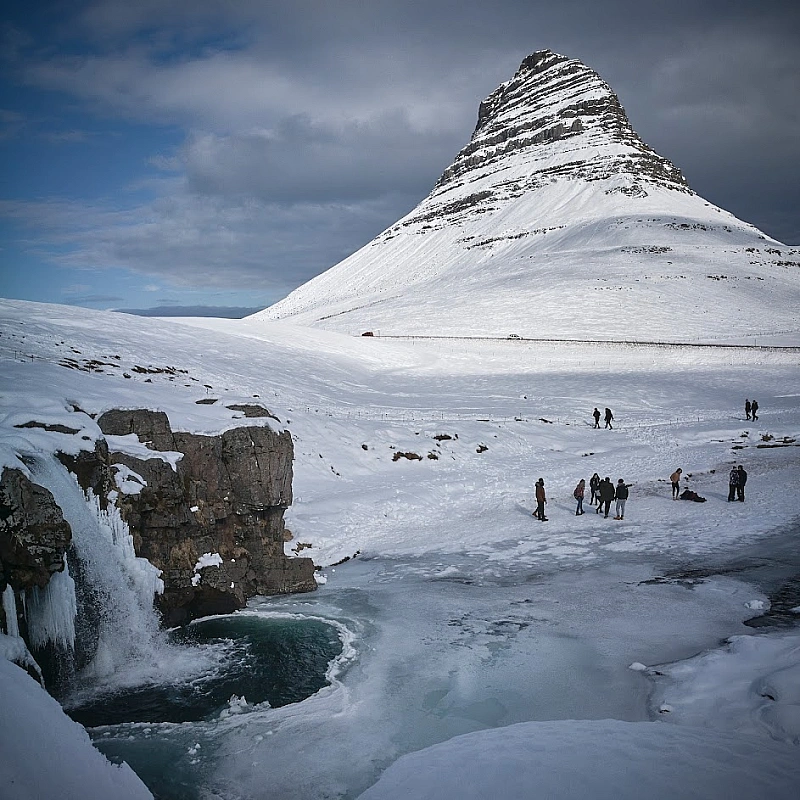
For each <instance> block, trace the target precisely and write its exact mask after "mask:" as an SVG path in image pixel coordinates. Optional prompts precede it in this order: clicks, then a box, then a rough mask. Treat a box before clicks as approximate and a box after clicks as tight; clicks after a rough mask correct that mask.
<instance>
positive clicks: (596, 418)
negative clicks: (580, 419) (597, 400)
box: [592, 406, 600, 428]
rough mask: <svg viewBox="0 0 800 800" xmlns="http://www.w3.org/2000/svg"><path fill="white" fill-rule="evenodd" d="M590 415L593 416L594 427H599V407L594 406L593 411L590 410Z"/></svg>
mask: <svg viewBox="0 0 800 800" xmlns="http://www.w3.org/2000/svg"><path fill="white" fill-rule="evenodd" d="M592 416H593V417H594V427H595V428H599V427H600V409H599V408H597V406H595V409H594V411H592Z"/></svg>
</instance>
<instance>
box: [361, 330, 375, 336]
mask: <svg viewBox="0 0 800 800" xmlns="http://www.w3.org/2000/svg"><path fill="white" fill-rule="evenodd" d="M361 335H362V336H374V335H375V334H374V333H373V332H372V331H364V333H362V334H361Z"/></svg>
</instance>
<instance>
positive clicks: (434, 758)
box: [0, 301, 800, 798]
mask: <svg viewBox="0 0 800 800" xmlns="http://www.w3.org/2000/svg"><path fill="white" fill-rule="evenodd" d="M679 322H680V320H678V323H679ZM645 333H646V331H636V330H633V331H632V332H631V334H632V335H631V336H630V337H629V338H635V337H636V336H637V335H639V336H640V337H641V338H643V339H645V338H647V337H646V336H645V335H644V334H645ZM0 334H2V335H1V336H0V371H1V373H2V392H1V394H0V397H2V400H1V401H0V402H1V403H2V416H0V463H2V464H4V465H14V466H22V467H23V468H25V469H28V467H27V466H25V464H24V463H23V461H22V460H21V458H24V460H25V461H27V462H28V463H30V459H31V458H34V459H35V458H36V456H37V454H41V453H43V452H50V451H52V450H53V449H54V448H59V449H65V450H69V449H75V448H78V447H81V446H83V447H86V446H91V442H92V440H93V438H94V437H96V436H97V435H99V431H98V430H97V428H96V425H95V424H94V422H93V420H92V419H91V417H90V416H89V415H90V414H96V413H98V412H101V411H103V410H106V409H108V408H112V407H148V408H158V409H161V410H164V411H166V412H167V414H168V415H169V417H170V422H171V424H172V426H173V428H174V429H179V430H190V431H195V432H216V431H219V430H222V429H224V428H226V427H229V426H230V425H233V424H240V420H239V419H238V417H240V416H241V414H240V412H236V411H232V410H230V409H227V408H226V406H228V405H232V404H235V403H237V402H242V401H245V400H253V399H254V398H256V397H257V398H258V399H259V400H260V401H261V402H263V403H264V404H265V405H267V406H268V407H269V408H270V410H271V411H272V412H273V413H274V414H275V415H276V416H277V417H278V418H279V419H280V424H281V425H284V426H286V427H287V428H288V429H289V430H290V431H291V432H292V435H293V439H294V444H295V478H294V493H295V502H294V505H293V506H292V508H291V509H290V510H289V511H288V513H287V525H288V527H289V528H290V529H291V531H292V533H293V536H294V538H293V540H292V541H290V542H288V543H287V546H286V548H287V552H289V553H291V552H292V551H293V550H296V551H297V552H299V553H300V554H301V555H303V556H309V555H310V556H311V557H313V558H314V560H315V562H316V563H317V564H318V565H320V566H322V567H323V568H324V569H323V571H322V574H323V575H324V577H325V578H326V579H327V580H326V581H325V582H324V583H323V584H322V585H321V586H320V588H319V590H318V591H317V592H315V593H313V594H310V595H300V596H294V597H282V598H266V599H263V600H261V601H254V602H252V603H251V608H250V610H251V611H252V612H256V613H262V614H274V613H292V614H299V615H308V616H313V617H321V618H324V619H329V620H331V621H333V622H335V623H336V624H337V625H339V626H341V630H342V631H346V638H347V644H348V647H347V650H346V654H345V656H343V658H342V659H341V661H340V663H337V664H336V665H335V666H334V668H332V673H331V678H332V684H331V686H329V687H328V688H326V689H324V690H322V691H321V692H319V693H318V694H317V695H315V696H314V697H312V698H310V699H308V700H306V701H304V702H303V703H300V704H299V705H295V706H285V707H283V708H280V709H269V708H255V709H251V710H250V711H249V712H248V713H244V714H232V715H229V716H226V717H225V718H224V719H220V720H218V721H214V722H213V723H202V724H199V723H198V724H193V725H191V726H180V725H156V726H146V727H147V728H148V730H147V732H146V733H145V732H144V728H143V727H142V726H130V727H128V728H125V729H113V730H111V729H110V730H108V731H106V732H105V733H106V734H107V737H106V738H107V739H108V740H109V741H113V742H115V743H117V744H119V745H120V747H121V748H123V749H124V747H125V744H126V742H128V743H130V742H134V744H135V746H136V747H139V746H140V744H141V742H142V741H144V740H149V741H151V742H154V743H155V745H156V746H158V747H161V748H162V749H163V750H164V751H165V752H166V751H167V750H168V751H169V752H171V753H174V754H175V755H174V759H173V760H172V761H171V762H170V766H169V767H168V768H169V769H174V770H175V771H177V772H181V774H184V775H187V776H190V777H189V778H188V779H190V780H191V781H193V782H194V785H195V786H198V785H199V786H202V787H205V788H204V789H203V790H202V791H198V793H197V795H196V796H198V797H226V798H257V797H264V798H276V797H280V798H295V797H296V798H310V797H356V796H357V795H358V794H359V793H360V792H362V791H365V790H367V789H368V787H370V786H372V785H373V784H375V785H374V786H373V788H372V789H370V792H369V793H368V794H367V796H368V797H395V796H400V795H401V794H402V796H406V797H408V796H428V795H425V794H424V793H423V789H422V788H420V787H421V786H424V787H425V789H424V791H427V792H429V795H430V796H434V794H435V796H437V797H461V796H463V797H472V796H474V797H477V796H485V794H486V791H485V787H487V786H491V787H492V790H493V791H497V792H498V793H499V794H500V795H502V796H507V797H529V796H536V795H535V794H533V793H532V789H531V787H532V785H535V786H540V787H541V790H540V794H539V796H542V797H565V798H566V797H577V796H586V794H587V792H586V791H585V789H582V788H581V787H583V786H584V785H585V784H584V783H583V781H585V780H588V779H589V777H591V776H594V777H593V780H594V784H593V787H594V788H593V790H592V792H590V794H592V796H598V797H606V796H607V797H611V796H615V797H632V796H633V793H634V792H638V794H637V796H641V794H642V792H643V790H642V791H639V790H640V789H641V787H642V786H646V787H651V788H648V789H647V791H646V792H644V793H646V794H649V795H650V796H654V797H703V798H717V797H720V798H721V797H725V798H731V797H740V798H752V797H755V796H769V797H778V798H781V797H786V798H789V797H794V796H795V794H796V786H797V785H798V781H800V767H798V766H797V764H798V763H800V759H798V758H797V754H798V750H797V747H798V744H800V712H799V711H798V709H800V698H799V697H798V695H797V689H796V687H797V686H798V685H800V636H798V633H797V630H796V629H793V628H790V629H787V630H783V631H781V632H770V631H769V630H768V629H764V630H762V631H760V632H758V633H755V632H754V631H753V630H752V629H750V628H748V627H746V626H744V625H743V622H744V621H745V620H746V619H748V618H750V617H753V616H756V615H758V614H761V613H763V611H762V609H764V608H767V607H768V605H769V599H768V598H769V594H770V593H772V592H774V591H775V590H776V589H777V588H778V587H780V586H781V585H782V584H783V583H784V582H785V581H786V580H788V579H789V578H791V577H792V576H795V575H797V574H798V573H799V572H800V538H799V537H800V520H799V519H798V515H797V512H796V510H795V503H794V496H793V495H794V491H795V488H796V486H797V485H798V478H800V460H798V453H799V452H800V451H798V449H797V443H798V441H800V371H799V370H798V360H799V359H800V357H799V356H798V353H797V352H796V351H792V350H774V349H773V350H766V349H747V348H742V349H731V348H714V347H707V348H685V347H656V346H625V345H614V344H609V343H597V344H567V343H532V342H524V341H522V342H520V341H513V340H506V341H503V340H497V341H468V340H455V339H445V340H414V341H408V342H405V341H397V340H385V339H380V338H379V337H374V338H372V337H349V336H343V335H340V334H336V333H332V332H326V331H320V330H310V329H303V328H298V327H292V326H289V325H286V324H283V323H280V322H270V321H267V320H261V319H252V318H251V319H249V320H239V321H233V320H207V319H203V320H200V319H198V320H184V321H182V322H176V321H170V322H168V321H163V320H152V319H140V318H135V317H128V316H124V315H118V314H110V313H107V314H104V313H93V312H87V311H86V310H84V309H74V308H64V307H57V306H45V305H37V304H29V303H22V302H14V301H0ZM96 362H101V363H96ZM64 365H71V366H64ZM145 369H146V370H147V371H145ZM156 370H158V371H156ZM126 376H128V377H126ZM745 397H749V398H751V399H753V397H755V398H756V399H758V401H759V403H760V406H761V411H760V413H759V420H758V421H757V422H748V421H746V420H745V419H744V413H743V404H744V399H745ZM212 398H217V402H216V403H215V404H211V405H209V404H198V403H197V401H198V400H208V399H212ZM595 406H597V407H599V408H600V410H601V411H602V410H603V409H604V407H606V406H609V407H610V408H612V409H613V411H614V415H615V422H614V429H613V430H604V429H600V430H595V429H593V428H592V424H591V416H590V415H591V411H592V409H593V408H594V407H595ZM29 421H38V422H43V423H46V424H48V425H55V424H60V425H64V426H66V427H68V428H70V429H73V430H76V431H78V433H75V434H69V433H57V432H48V431H45V430H43V429H42V428H19V427H15V426H17V425H20V424H24V423H25V422H29ZM249 422H251V420H248V423H249ZM776 444H780V445H782V446H779V447H776V446H774V445H776ZM764 445H768V446H764ZM415 456H419V458H415ZM734 463H742V464H744V465H745V467H746V469H747V471H748V473H749V480H748V483H747V499H746V502H745V503H728V502H726V498H727V488H728V487H727V482H728V481H727V474H728V471H729V470H730V468H731V466H732V465H733V464H734ZM678 466H681V467H682V468H683V474H684V476H685V483H686V485H687V486H689V487H690V488H692V489H694V490H695V491H697V492H698V493H699V494H701V495H703V496H704V497H706V498H707V502H706V503H692V502H682V501H672V500H671V498H670V486H669V481H668V476H669V475H670V473H672V472H673V470H674V469H675V468H676V467H678ZM593 472H598V473H599V474H600V476H601V477H605V476H609V477H610V478H611V479H612V480H613V481H614V482H616V481H617V479H618V478H623V479H624V480H625V481H626V482H627V483H630V484H632V486H631V496H630V500H629V501H628V505H627V508H626V512H625V519H624V520H622V521H616V520H613V519H611V517H609V518H608V519H605V518H603V517H602V515H596V514H594V513H592V509H591V508H590V507H589V506H588V497H587V504H586V510H587V511H588V512H589V513H586V514H585V515H584V516H581V517H576V516H575V508H574V501H573V499H572V490H573V488H574V487H575V484H576V483H577V482H578V480H579V479H580V478H585V479H586V480H587V482H588V479H589V478H590V476H591V475H592V473H593ZM539 477H542V478H544V480H545V485H546V488H547V491H548V497H549V501H548V505H547V513H548V517H549V521H548V522H546V523H542V522H538V521H536V520H535V519H534V518H533V517H532V516H531V511H532V510H533V507H534V502H533V484H534V481H535V480H536V479H537V478H539ZM611 516H613V514H612V515H611ZM301 544H302V545H303V546H302V547H301ZM354 556H355V558H354ZM348 557H349V560H348V561H346V562H344V563H340V564H338V565H337V562H342V561H343V559H346V558H348ZM798 604H800V601H798ZM728 637H734V638H733V639H732V640H731V641H730V642H726V641H725V640H726V639H728ZM632 667H633V668H632ZM6 685H7V684H3V691H6ZM518 723H519V724H518ZM508 726H512V727H508ZM2 728H3V733H2V737H3V739H4V740H5V738H6V737H8V736H13V728H14V720H9V719H7V718H6V717H3V718H2ZM462 735H466V738H458V737H461V736H462ZM443 742H446V743H447V744H444V745H440V743H443ZM198 744H202V747H199V748H197V747H196V745H198ZM435 745H439V748H438V749H437V748H435V747H433V746H435ZM427 748H433V749H430V750H428V749H427ZM441 748H444V749H441ZM198 753H199V754H200V755H198ZM409 753H414V755H413V756H409V757H408V758H406V759H402V758H401V757H402V756H404V755H405V754H409ZM665 753H666V754H668V755H667V757H665V755H664V754H665ZM398 759H401V760H400V761H398ZM396 761H398V763H397V765H396V767H394V768H393V769H391V770H389V771H388V772H387V773H386V775H385V777H384V778H383V779H382V780H381V781H380V782H378V783H377V784H376V783H375V782H376V781H377V780H378V778H379V777H380V776H381V774H382V773H383V771H384V770H385V769H386V768H387V767H389V766H390V765H391V764H393V763H394V762H396ZM439 764H441V767H439V766H437V765H439ZM478 773H480V775H482V776H483V777H480V776H479V774H478ZM745 774H747V775H749V777H748V778H746V779H745V777H744V776H745ZM481 781H485V783H482V782H481ZM403 787H405V788H403ZM658 787H661V789H662V790H661V791H660V792H659V789H658ZM16 796H18V797H23V796H25V795H24V794H22V793H19V794H18V795H16ZM120 796H123V795H120ZM131 796H135V795H133V794H131Z"/></svg>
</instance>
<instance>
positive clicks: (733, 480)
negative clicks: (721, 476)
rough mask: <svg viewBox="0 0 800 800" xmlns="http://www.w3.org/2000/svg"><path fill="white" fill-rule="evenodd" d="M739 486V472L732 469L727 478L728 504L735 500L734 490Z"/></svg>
mask: <svg viewBox="0 0 800 800" xmlns="http://www.w3.org/2000/svg"><path fill="white" fill-rule="evenodd" d="M738 486H739V470H738V469H736V467H734V468H733V469H732V470H731V472H730V475H729V476H728V502H729V503H730V502H731V501H732V500H735V499H736V489H737V487H738Z"/></svg>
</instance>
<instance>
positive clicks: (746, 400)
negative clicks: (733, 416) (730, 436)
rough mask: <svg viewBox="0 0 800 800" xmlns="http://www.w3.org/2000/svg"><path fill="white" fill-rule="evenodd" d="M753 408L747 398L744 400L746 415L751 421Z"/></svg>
mask: <svg viewBox="0 0 800 800" xmlns="http://www.w3.org/2000/svg"><path fill="white" fill-rule="evenodd" d="M752 409H753V407H752V406H751V405H750V401H749V400H748V399H747V398H746V397H745V399H744V415H745V416H746V417H747V419H750V412H751V411H752Z"/></svg>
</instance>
